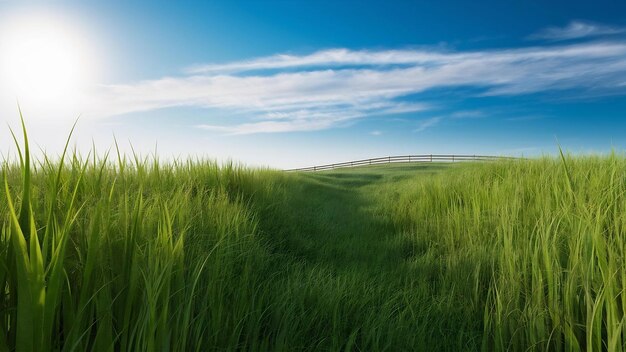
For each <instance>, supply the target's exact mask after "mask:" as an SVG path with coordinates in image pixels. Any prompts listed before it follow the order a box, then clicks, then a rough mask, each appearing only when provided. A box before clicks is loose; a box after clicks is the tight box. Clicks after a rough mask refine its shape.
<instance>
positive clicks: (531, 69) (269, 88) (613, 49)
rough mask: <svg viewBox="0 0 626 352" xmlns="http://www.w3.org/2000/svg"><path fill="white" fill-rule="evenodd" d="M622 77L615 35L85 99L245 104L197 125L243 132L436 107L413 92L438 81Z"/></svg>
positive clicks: (589, 84) (583, 87) (261, 63)
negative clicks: (230, 116)
mask: <svg viewBox="0 0 626 352" xmlns="http://www.w3.org/2000/svg"><path fill="white" fill-rule="evenodd" d="M625 81H626V42H623V41H616V40H614V41H593V42H583V43H575V44H568V45H546V46H534V47H524V48H514V49H503V50H483V51H466V52H460V51H441V50H435V49H405V50H378V51H370V50H349V49H331V50H322V51H318V52H314V53H311V54H308V55H275V56H270V57H262V58H257V59H252V60H247V61H240V62H231V63H225V64H208V65H201V66H195V67H193V68H191V69H189V70H188V71H187V73H186V75H184V76H181V77H165V78H161V79H155V80H147V81H142V82H136V83H128V84H118V85H107V86H103V87H101V91H100V94H98V95H97V96H98V99H96V100H95V101H93V102H92V104H91V107H92V108H93V109H92V112H93V114H96V115H99V116H111V115H119V114H125V113H131V112H139V111H150V110H155V109H162V108H168V107H182V106H187V107H198V108H207V109H209V108H210V109H219V110H223V111H230V112H237V113H245V114H246V116H248V117H249V119H248V121H245V122H243V123H240V124H234V125H233V124H228V122H226V123H225V124H224V125H211V124H201V125H198V126H197V127H198V128H201V129H206V130H212V131H219V132H222V133H227V134H249V133H269V132H289V131H309V130H321V129H327V128H332V127H336V126H342V125H348V124H350V123H353V122H354V121H356V120H358V119H362V118H365V117H368V116H374V115H388V114H399V113H410V112H415V113H419V112H423V111H427V110H433V109H436V108H437V104H436V102H434V103H433V101H432V100H431V101H425V100H423V99H420V94H421V93H424V92H428V91H432V90H435V89H442V88H459V87H460V88H472V89H475V90H476V91H477V93H472V94H475V95H484V96H506V95H518V94H530V93H540V92H546V91H561V92H566V93H567V94H572V91H575V92H577V93H576V94H584V93H585V92H589V91H594V92H598V91H600V92H602V91H610V92H612V93H614V92H615V91H618V90H620V89H621V90H623V84H624V82H625ZM566 93H563V94H566ZM459 117H461V116H459ZM466 117H467V116H466ZM437 122H439V121H438V120H437V121H434V120H433V121H432V122H431V125H427V126H425V127H424V128H423V129H426V128H428V127H430V126H432V125H434V124H436V123H437ZM423 129H422V130H423ZM418 130H419V128H418Z"/></svg>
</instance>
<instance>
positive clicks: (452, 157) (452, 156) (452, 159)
mask: <svg viewBox="0 0 626 352" xmlns="http://www.w3.org/2000/svg"><path fill="white" fill-rule="evenodd" d="M452 162H454V154H452Z"/></svg>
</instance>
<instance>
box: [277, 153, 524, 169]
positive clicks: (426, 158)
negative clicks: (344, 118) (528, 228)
mask: <svg viewBox="0 0 626 352" xmlns="http://www.w3.org/2000/svg"><path fill="white" fill-rule="evenodd" d="M511 159H518V158H515V157H509V156H489V155H454V154H427V155H397V156H385V157H381V158H373V159H362V160H354V161H347V162H343V163H336V164H326V165H317V166H311V167H304V168H298V169H289V170H285V171H323V170H332V169H338V168H342V167H354V166H366V165H378V164H390V163H414V162H461V161H493V160H511Z"/></svg>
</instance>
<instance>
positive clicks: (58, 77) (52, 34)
mask: <svg viewBox="0 0 626 352" xmlns="http://www.w3.org/2000/svg"><path fill="white" fill-rule="evenodd" d="M85 45H86V43H85V41H84V40H82V38H80V33H79V32H78V31H77V29H76V28H73V27H72V26H71V25H69V24H68V23H66V22H64V21H63V20H61V19H59V18H54V17H52V16H42V15H32V16H23V17H21V18H18V19H14V20H12V21H10V22H9V23H4V24H2V25H0V78H1V82H0V88H2V91H3V93H9V94H14V95H15V98H16V99H18V100H19V101H20V102H22V101H23V102H27V103H29V104H46V105H47V106H48V107H49V108H54V107H58V106H62V105H66V104H68V103H71V102H72V100H75V99H77V98H78V96H79V95H80V93H81V90H82V89H85V86H86V85H87V84H88V83H89V81H90V79H91V78H92V75H93V67H92V64H93V61H92V60H90V58H89V55H88V50H86V48H85Z"/></svg>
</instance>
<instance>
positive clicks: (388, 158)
mask: <svg viewBox="0 0 626 352" xmlns="http://www.w3.org/2000/svg"><path fill="white" fill-rule="evenodd" d="M390 162H391V156H388V157H387V164H389V163H390Z"/></svg>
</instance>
